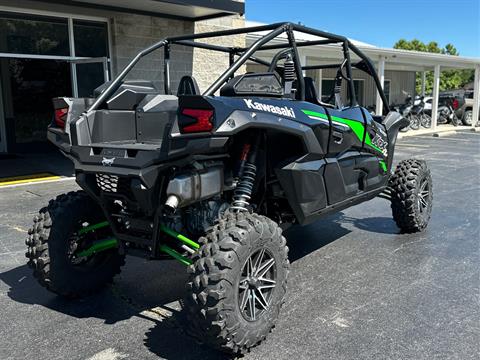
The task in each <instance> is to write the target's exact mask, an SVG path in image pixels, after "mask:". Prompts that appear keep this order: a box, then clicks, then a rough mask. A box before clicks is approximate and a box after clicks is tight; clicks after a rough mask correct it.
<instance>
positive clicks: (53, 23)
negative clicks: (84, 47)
mask: <svg viewBox="0 0 480 360" xmlns="http://www.w3.org/2000/svg"><path fill="white" fill-rule="evenodd" d="M68 44H69V43H68V23H67V19H62V18H51V17H45V16H31V15H25V14H21V15H20V14H7V13H1V12H0V52H5V53H16V54H34V55H59V56H69V55H70V51H69V45H68Z"/></svg>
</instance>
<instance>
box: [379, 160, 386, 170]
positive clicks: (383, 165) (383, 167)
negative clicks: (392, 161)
mask: <svg viewBox="0 0 480 360" xmlns="http://www.w3.org/2000/svg"><path fill="white" fill-rule="evenodd" d="M378 163H379V164H380V167H381V168H382V170H383V172H387V164H386V163H385V161H383V160H379V161H378Z"/></svg>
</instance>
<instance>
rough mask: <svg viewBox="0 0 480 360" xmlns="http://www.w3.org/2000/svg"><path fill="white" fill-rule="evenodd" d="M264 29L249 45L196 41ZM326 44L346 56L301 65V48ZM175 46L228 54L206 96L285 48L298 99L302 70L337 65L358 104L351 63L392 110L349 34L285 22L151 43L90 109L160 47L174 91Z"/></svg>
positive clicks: (339, 76) (301, 91) (352, 100)
mask: <svg viewBox="0 0 480 360" xmlns="http://www.w3.org/2000/svg"><path fill="white" fill-rule="evenodd" d="M263 31H269V32H268V33H267V34H265V35H262V36H261V37H259V38H258V39H257V40H256V41H255V42H254V43H253V44H252V45H250V46H249V47H228V46H220V45H213V44H208V43H204V42H198V41H195V40H199V39H206V38H212V37H220V36H232V35H240V34H248V33H255V32H263ZM294 32H298V33H303V34H309V35H314V36H318V37H320V38H322V39H318V40H306V41H303V40H302V41H296V40H295V34H294ZM284 33H285V34H286V35H287V41H282V42H277V43H273V41H272V40H274V39H275V38H277V37H278V36H279V35H281V34H284ZM327 44H337V45H341V50H342V52H343V57H344V59H343V61H342V62H341V63H336V64H321V65H308V66H305V65H302V64H301V61H300V58H299V55H298V48H299V47H304V46H313V45H327ZM172 45H182V46H189V47H194V48H201V49H207V50H212V51H218V52H223V53H228V54H229V60H230V65H229V67H228V69H227V70H226V71H225V72H223V74H222V75H221V76H220V77H219V78H218V79H217V80H215V81H214V82H213V84H211V85H210V86H209V87H208V89H207V90H205V91H204V93H203V94H202V95H203V96H210V95H213V94H214V93H215V92H216V91H217V90H219V89H220V88H221V87H222V85H223V84H224V83H225V82H226V81H228V80H229V79H231V78H232V77H233V76H234V75H235V72H236V71H237V70H238V69H239V68H240V67H241V66H242V65H243V64H244V63H245V62H247V61H252V62H255V63H259V64H261V65H265V66H267V67H269V68H270V67H271V65H273V61H275V57H274V60H273V61H272V62H268V61H265V60H263V59H260V58H258V57H256V56H254V54H255V53H256V52H258V51H262V50H275V49H279V50H282V49H286V50H289V51H290V53H291V54H292V60H293V62H294V65H295V73H296V77H297V94H296V97H297V99H299V100H305V81H304V75H303V70H315V69H332V68H337V69H338V71H337V76H336V86H335V88H336V89H339V86H338V82H339V81H340V84H341V80H342V79H343V80H345V81H347V87H348V91H349V94H350V95H349V98H350V106H355V105H357V100H356V96H355V88H354V83H353V76H352V66H353V67H355V68H357V69H359V70H362V71H364V72H366V73H367V74H369V75H370V76H372V77H373V79H374V81H375V84H376V87H377V91H378V92H379V94H380V97H381V99H382V103H383V114H384V115H385V114H387V113H388V112H389V111H390V109H389V106H388V101H387V99H386V97H385V94H384V92H383V89H382V86H381V84H380V80H379V78H378V76H377V73H376V71H375V67H374V65H373V64H372V62H371V60H370V59H369V58H368V57H367V56H366V55H365V54H363V53H362V52H361V51H360V50H359V49H358V48H357V47H356V46H355V45H354V44H352V43H351V42H350V41H349V40H348V39H347V38H346V37H344V36H341V35H335V34H331V33H328V32H324V31H320V30H316V29H313V28H309V27H306V26H303V25H298V24H293V23H289V22H286V23H275V24H270V25H262V26H253V27H246V28H240V29H230V30H222V31H212V32H206V33H200V34H192V35H181V36H173V37H168V38H165V39H163V40H161V41H159V42H157V43H155V44H153V45H151V46H150V47H148V48H146V49H144V50H142V51H140V52H139V53H138V54H137V55H136V56H135V57H134V58H133V59H132V60H131V61H130V63H128V65H127V66H125V68H124V69H123V70H122V71H121V72H120V74H118V76H117V77H116V78H115V79H114V80H113V81H112V82H111V83H110V85H109V86H107V87H106V89H105V90H104V91H103V92H102V93H101V94H100V95H99V96H98V98H97V99H96V100H95V102H94V103H93V104H92V106H91V107H90V108H89V109H88V112H90V111H93V110H96V109H98V108H99V106H100V105H101V104H102V103H103V102H104V101H105V100H107V99H108V98H109V97H110V96H111V95H112V94H113V93H114V92H115V90H116V89H117V88H118V86H119V85H120V84H121V82H122V80H123V79H124V78H125V77H126V76H127V74H128V73H129V72H130V71H131V70H132V69H133V67H134V66H135V65H136V64H137V63H138V62H139V61H140V59H142V58H143V57H145V56H147V55H149V54H150V53H152V52H154V51H155V50H158V49H160V48H163V50H164V56H163V58H164V66H163V74H164V79H163V80H164V91H165V94H170V93H171V86H170V84H171V82H170V53H171V46H172ZM350 51H353V53H355V54H356V55H357V56H358V57H359V58H360V59H361V60H360V61H359V62H357V63H355V64H353V65H352V63H351V59H350ZM277 60H278V59H277ZM344 71H345V73H344ZM335 91H337V90H335ZM338 91H339V90H338Z"/></svg>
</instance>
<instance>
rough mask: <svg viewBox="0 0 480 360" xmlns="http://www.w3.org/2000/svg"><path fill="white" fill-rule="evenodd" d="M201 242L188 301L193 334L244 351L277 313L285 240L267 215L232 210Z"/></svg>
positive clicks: (229, 349) (231, 350) (281, 292)
mask: <svg viewBox="0 0 480 360" xmlns="http://www.w3.org/2000/svg"><path fill="white" fill-rule="evenodd" d="M200 242H201V243H202V244H203V245H202V247H201V248H200V249H199V251H198V252H197V254H196V255H195V256H194V259H193V260H194V262H193V264H192V265H191V266H190V267H189V272H190V279H189V282H188V283H187V292H188V294H187V298H186V300H185V306H186V310H187V314H188V317H189V320H190V322H189V323H190V325H191V334H192V335H193V336H194V337H196V338H197V339H198V340H199V341H201V342H205V343H207V344H209V345H211V346H213V347H214V348H216V349H218V350H222V351H225V352H228V353H233V354H241V353H245V352H246V351H247V350H248V349H249V348H251V347H253V346H255V345H257V344H259V343H260V342H261V341H262V340H263V339H264V338H265V337H266V335H267V334H268V333H269V332H270V330H271V329H272V327H273V326H274V324H275V322H276V320H277V318H278V316H279V312H280V307H281V305H282V303H283V298H284V296H285V291H286V284H287V274H288V268H289V262H288V247H287V246H286V241H285V238H284V237H283V236H282V231H281V229H280V228H279V227H278V225H277V224H276V223H275V222H273V221H272V220H270V219H268V218H266V217H264V216H260V215H257V214H250V213H246V212H241V213H231V212H229V213H227V214H226V215H224V217H223V218H222V219H220V220H219V223H218V224H217V225H215V226H214V227H213V228H212V229H211V230H210V231H209V232H208V234H207V236H206V237H204V238H201V239H200Z"/></svg>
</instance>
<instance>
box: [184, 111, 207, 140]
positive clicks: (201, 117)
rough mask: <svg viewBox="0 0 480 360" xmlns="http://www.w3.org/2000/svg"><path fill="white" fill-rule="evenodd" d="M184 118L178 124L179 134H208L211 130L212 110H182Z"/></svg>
mask: <svg viewBox="0 0 480 360" xmlns="http://www.w3.org/2000/svg"><path fill="white" fill-rule="evenodd" d="M182 115H184V116H185V118H183V119H182V120H181V121H180V122H179V125H180V132H181V133H186V134H188V133H197V132H209V131H211V130H212V129H213V121H212V119H213V110H206V109H183V110H182Z"/></svg>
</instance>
